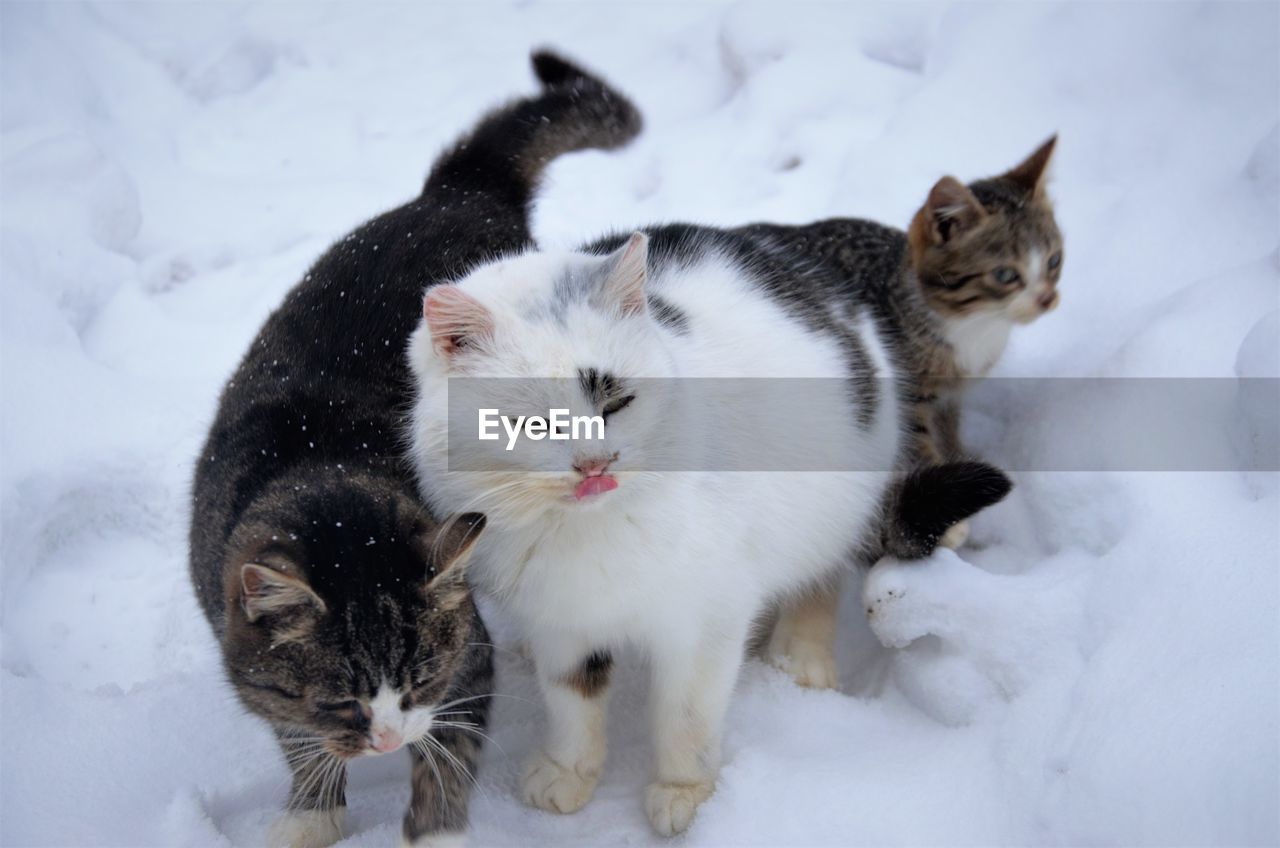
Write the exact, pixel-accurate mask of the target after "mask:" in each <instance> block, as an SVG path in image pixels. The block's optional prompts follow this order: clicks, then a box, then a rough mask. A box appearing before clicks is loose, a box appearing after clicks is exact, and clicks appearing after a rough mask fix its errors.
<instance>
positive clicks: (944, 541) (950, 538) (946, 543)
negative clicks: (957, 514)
mask: <svg viewBox="0 0 1280 848" xmlns="http://www.w3.org/2000/svg"><path fill="white" fill-rule="evenodd" d="M967 541H969V522H968V520H967V519H966V520H965V521H960V522H958V523H956V524H952V525H951V527H949V528H948V529H947V532H945V533H943V534H942V538H941V539H939V540H938V545H939V546H940V547H943V548H950V549H951V550H953V551H958V550H960V548H962V547H964V543H965V542H967Z"/></svg>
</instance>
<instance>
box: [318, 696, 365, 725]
mask: <svg viewBox="0 0 1280 848" xmlns="http://www.w3.org/2000/svg"><path fill="white" fill-rule="evenodd" d="M316 709H318V710H320V711H321V712H323V713H328V714H329V715H331V716H333V717H334V718H340V719H342V720H343V721H356V720H357V719H360V718H365V717H366V716H365V709H364V707H362V706H361V705H360V702H359V701H355V700H347V701H332V702H329V703H324V704H316Z"/></svg>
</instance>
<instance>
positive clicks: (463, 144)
mask: <svg viewBox="0 0 1280 848" xmlns="http://www.w3.org/2000/svg"><path fill="white" fill-rule="evenodd" d="M531 58H532V61H533V70H534V73H535V74H537V76H538V80H539V81H540V82H541V83H542V92H541V93H540V94H539V95H537V96H534V97H527V98H522V99H520V100H516V101H513V102H512V103H509V104H507V105H506V106H503V107H500V108H498V109H495V110H494V111H493V112H490V113H489V114H488V115H486V116H485V117H484V118H483V119H482V120H481V121H480V124H479V125H478V126H477V127H476V129H475V130H474V131H472V132H471V133H470V134H469V135H467V136H465V137H464V138H462V139H461V140H460V141H458V143H457V144H455V145H454V146H453V148H452V149H450V150H448V151H446V152H445V153H444V154H443V155H442V156H440V158H439V159H438V160H437V161H436V164H435V167H433V168H432V169H431V174H430V175H429V176H428V177H427V182H426V186H425V187H424V193H428V194H431V195H432V196H433V197H434V198H436V199H441V200H442V199H446V198H447V197H448V196H449V195H459V196H468V197H474V196H476V195H477V194H480V195H485V194H489V195H497V196H498V198H500V199H501V200H502V201H503V202H505V203H511V202H515V203H519V204H522V205H524V204H527V203H528V202H529V201H530V200H531V199H532V198H533V193H534V191H535V190H536V188H537V185H538V180H539V179H540V178H541V176H542V172H543V169H544V168H545V167H546V165H547V163H549V162H550V161H551V160H552V159H554V158H556V157H557V156H559V155H561V154H562V153H570V152H573V151H575V150H587V149H592V148H596V149H600V150H612V149H614V148H618V147H622V146H623V145H625V144H626V143H627V142H629V141H631V139H633V138H635V137H636V136H637V135H638V134H639V133H640V129H641V126H642V125H643V121H642V120H641V118H640V112H639V110H637V109H636V107H635V106H634V105H633V104H632V103H631V101H630V100H628V99H627V97H626V96H625V95H623V94H622V93H620V92H619V91H617V90H616V89H614V88H611V87H610V86H609V85H608V84H607V83H606V82H604V81H603V80H602V79H600V78H599V77H597V76H595V75H594V74H592V73H590V72H588V71H585V70H583V69H582V68H580V67H578V66H577V65H575V64H573V63H572V62H570V61H569V60H567V59H564V58H563V57H561V56H558V55H556V54H555V53H553V52H551V51H549V50H537V51H535V52H534V53H533V56H532V57H531Z"/></svg>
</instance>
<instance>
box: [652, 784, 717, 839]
mask: <svg viewBox="0 0 1280 848" xmlns="http://www.w3.org/2000/svg"><path fill="white" fill-rule="evenodd" d="M714 789H715V785H714V784H711V783H650V784H649V787H648V788H647V789H646V790H645V793H644V810H645V812H646V813H648V814H649V823H650V824H651V825H653V829H654V830H655V831H657V832H658V834H659V835H661V836H675V835H676V834H677V833H683V832H684V831H685V830H686V829H687V828H688V827H689V823H690V822H692V821H693V816H694V814H695V813H697V812H698V807H699V805H701V804H702V802H703V801H705V800H707V799H708V798H710V797H711V793H712V792H713V791H714Z"/></svg>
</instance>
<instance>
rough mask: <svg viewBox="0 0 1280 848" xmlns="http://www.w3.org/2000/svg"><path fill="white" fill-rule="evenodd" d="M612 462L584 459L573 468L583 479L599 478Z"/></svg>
mask: <svg viewBox="0 0 1280 848" xmlns="http://www.w3.org/2000/svg"><path fill="white" fill-rule="evenodd" d="M610 461H611V460H608V459H582V460H579V461H577V462H575V463H574V464H573V467H574V468H575V469H576V470H577V472H578V473H579V474H581V475H582V476H583V477H599V476H600V475H601V474H604V472H605V471H606V470H608V468H609V463H610Z"/></svg>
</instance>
